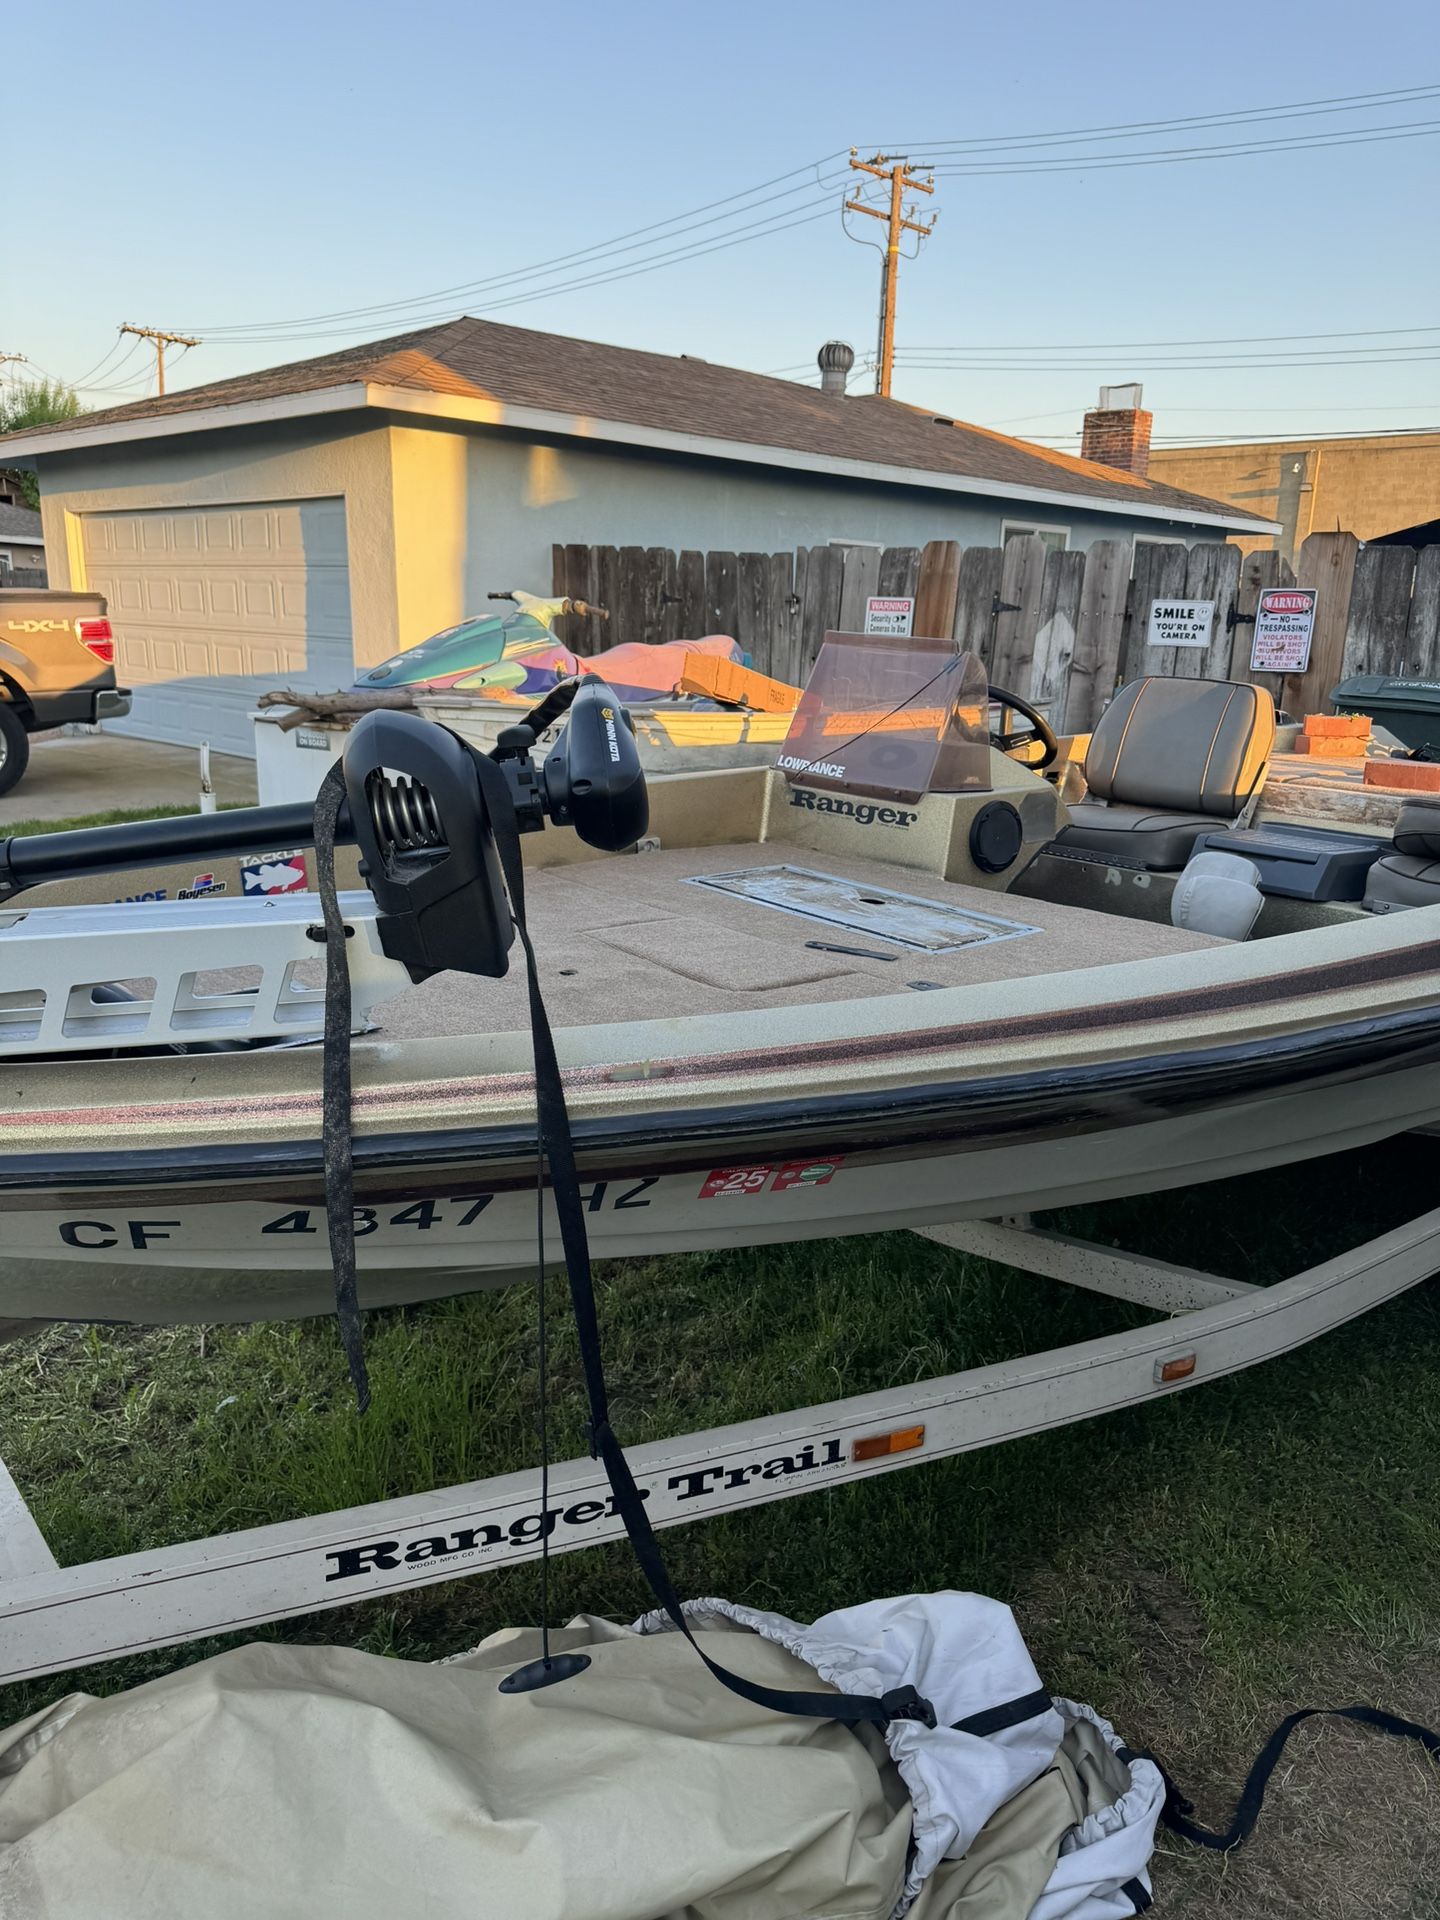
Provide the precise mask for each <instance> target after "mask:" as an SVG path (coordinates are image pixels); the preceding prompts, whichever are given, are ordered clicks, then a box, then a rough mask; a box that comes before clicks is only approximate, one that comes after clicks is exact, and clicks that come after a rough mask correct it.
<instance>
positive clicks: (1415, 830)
mask: <svg viewBox="0 0 1440 1920" xmlns="http://www.w3.org/2000/svg"><path fill="white" fill-rule="evenodd" d="M1391 837H1392V839H1393V840H1394V842H1395V851H1396V853H1412V854H1418V855H1420V856H1421V857H1422V858H1424V859H1426V860H1440V798H1436V799H1434V800H1429V799H1426V800H1421V799H1415V800H1407V801H1406V802H1405V804H1404V805H1403V806H1402V807H1401V809H1400V813H1399V816H1398V818H1397V819H1396V821H1395V831H1394V833H1393V834H1392V836H1391Z"/></svg>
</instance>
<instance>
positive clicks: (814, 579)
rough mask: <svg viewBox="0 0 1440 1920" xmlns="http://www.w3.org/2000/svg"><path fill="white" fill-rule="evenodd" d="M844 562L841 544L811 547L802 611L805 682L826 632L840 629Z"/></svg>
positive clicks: (802, 677)
mask: <svg viewBox="0 0 1440 1920" xmlns="http://www.w3.org/2000/svg"><path fill="white" fill-rule="evenodd" d="M843 573H844V563H843V561H842V558H841V549H840V548H839V547H811V549H810V554H809V560H808V563H807V566H806V570H805V594H804V606H803V608H802V610H801V615H800V620H801V640H800V682H801V684H803V682H804V681H805V680H807V679H808V678H809V676H810V669H811V668H812V667H813V666H814V665H815V656H816V655H817V654H818V653H819V651H820V647H821V644H822V643H823V641H824V639H825V635H826V634H827V633H828V632H830V631H831V630H832V629H837V628H838V623H839V619H840V584H841V577H842V575H843Z"/></svg>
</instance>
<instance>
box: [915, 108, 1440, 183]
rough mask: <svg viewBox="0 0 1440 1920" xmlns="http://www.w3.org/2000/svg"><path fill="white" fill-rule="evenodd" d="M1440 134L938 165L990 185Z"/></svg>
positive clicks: (1404, 127) (1423, 123) (1423, 128)
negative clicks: (999, 181)
mask: <svg viewBox="0 0 1440 1920" xmlns="http://www.w3.org/2000/svg"><path fill="white" fill-rule="evenodd" d="M1437 130H1440V121H1437V120H1402V121H1399V122H1397V123H1396V125H1394V126H1391V127H1378V128H1376V129H1374V130H1373V131H1368V132H1364V133H1361V132H1356V133H1353V134H1335V135H1327V136H1325V137H1323V138H1322V137H1320V136H1318V135H1297V136H1296V137H1294V138H1293V139H1288V140H1257V141H1255V142H1253V143H1251V144H1248V145H1243V146H1224V147H1173V148H1172V147H1156V148H1154V149H1152V150H1150V151H1148V152H1146V153H1141V154H1134V155H1128V156H1126V157H1124V158H1116V157H1115V156H1113V155H1110V154H1100V155H1097V156H1096V157H1094V158H1093V159H1092V158H1089V157H1087V156H1084V155H1076V156H1074V157H1073V158H1071V159H1068V160H1056V161H1050V160H1018V161H1016V163H1015V164H1014V165H1013V166H972V165H969V164H967V165H964V166H943V165H942V166H937V167H936V169H935V171H936V173H937V174H944V175H953V176H967V177H970V178H984V179H990V180H1000V179H1013V178H1016V177H1019V178H1022V179H1031V178H1036V179H1038V178H1039V177H1040V176H1041V175H1043V174H1053V173H1109V172H1113V171H1115V170H1116V169H1117V168H1121V167H1178V166H1184V165H1187V164H1188V163H1190V162H1193V161H1196V160H1236V159H1246V158H1255V157H1256V156H1258V155H1261V154H1268V153H1309V152H1313V151H1314V150H1315V149H1316V148H1317V147H1363V146H1369V145H1373V144H1375V143H1376V142H1378V141H1389V140H1423V139H1429V138H1431V137H1433V135H1434V134H1435V133H1436V131H1437Z"/></svg>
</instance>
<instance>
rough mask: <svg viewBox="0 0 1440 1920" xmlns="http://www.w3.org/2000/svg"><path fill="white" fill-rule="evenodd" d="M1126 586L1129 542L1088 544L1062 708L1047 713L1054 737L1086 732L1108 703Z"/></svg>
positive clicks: (1116, 666)
mask: <svg viewBox="0 0 1440 1920" xmlns="http://www.w3.org/2000/svg"><path fill="white" fill-rule="evenodd" d="M1129 585H1130V542H1129V541H1128V540H1096V541H1093V542H1092V543H1091V545H1090V547H1089V549H1088V550H1087V552H1086V554H1085V578H1084V581H1083V583H1082V585H1081V591H1080V614H1079V618H1078V619H1077V621H1076V623H1075V651H1074V653H1073V654H1072V656H1071V659H1070V675H1069V679H1068V681H1067V683H1066V687H1065V694H1064V704H1063V707H1062V706H1057V707H1056V708H1055V710H1054V711H1052V713H1051V715H1050V724H1051V725H1052V726H1053V727H1054V728H1055V731H1056V732H1057V733H1088V732H1089V731H1090V730H1091V728H1092V727H1093V726H1094V725H1095V723H1096V721H1097V720H1098V719H1099V718H1100V716H1101V714H1102V713H1103V712H1104V711H1105V708H1106V706H1107V705H1108V704H1109V701H1110V696H1111V695H1112V694H1113V693H1114V691H1115V687H1116V683H1117V681H1118V679H1119V674H1120V656H1121V651H1122V648H1123V645H1124V638H1125V603H1126V596H1127V593H1128V589H1129Z"/></svg>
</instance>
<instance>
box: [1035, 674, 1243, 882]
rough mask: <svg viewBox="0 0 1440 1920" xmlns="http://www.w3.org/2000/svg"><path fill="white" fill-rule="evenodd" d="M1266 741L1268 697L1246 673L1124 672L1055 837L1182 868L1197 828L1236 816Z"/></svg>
mask: <svg viewBox="0 0 1440 1920" xmlns="http://www.w3.org/2000/svg"><path fill="white" fill-rule="evenodd" d="M1274 744H1275V702H1274V701H1273V700H1272V699H1271V697H1270V695H1269V694H1268V693H1267V692H1266V691H1265V689H1264V688H1263V687H1254V686H1251V684H1250V683H1249V681H1248V680H1170V679H1160V678H1158V677H1149V678H1146V679H1144V680H1132V681H1131V682H1130V683H1129V685H1128V686H1124V687H1122V688H1121V689H1120V691H1119V692H1118V693H1117V694H1116V696H1115V698H1114V699H1113V700H1112V701H1111V702H1110V705H1109V706H1108V707H1107V708H1106V709H1105V712H1104V713H1103V715H1102V716H1101V718H1100V722H1099V724H1098V725H1097V727H1096V728H1095V731H1094V733H1093V734H1092V735H1091V738H1090V750H1089V752H1088V753H1087V754H1086V755H1085V784H1086V786H1087V787H1088V789H1089V795H1088V797H1087V798H1086V799H1085V800H1083V801H1081V802H1080V803H1079V804H1078V805H1076V806H1073V807H1071V809H1070V824H1069V826H1068V827H1065V828H1064V829H1063V830H1062V831H1061V833H1060V834H1059V836H1058V844H1059V845H1060V846H1061V847H1063V848H1074V849H1076V850H1077V851H1082V850H1083V851H1089V852H1094V853H1099V854H1112V855H1118V856H1119V857H1120V858H1122V859H1125V860H1131V861H1138V862H1139V863H1140V865H1141V866H1143V867H1146V868H1149V869H1150V870H1151V871H1153V872H1166V871H1173V870H1176V869H1178V868H1180V867H1183V866H1184V865H1185V863H1186V861H1187V860H1188V859H1189V858H1190V854H1191V850H1192V849H1193V847H1194V845H1195V842H1196V840H1197V839H1198V838H1199V837H1200V835H1201V834H1202V833H1209V832H1213V831H1214V828H1215V824H1216V822H1217V821H1219V820H1233V819H1234V818H1235V817H1236V815H1237V814H1239V812H1240V811H1241V809H1242V808H1243V807H1244V805H1245V803H1246V801H1247V800H1248V799H1249V798H1250V796H1251V794H1252V793H1253V792H1254V791H1255V789H1256V788H1257V787H1258V786H1259V784H1260V782H1261V780H1263V779H1264V777H1265V763H1266V761H1267V759H1268V758H1269V754H1270V749H1271V747H1272V746H1273V745H1274Z"/></svg>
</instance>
